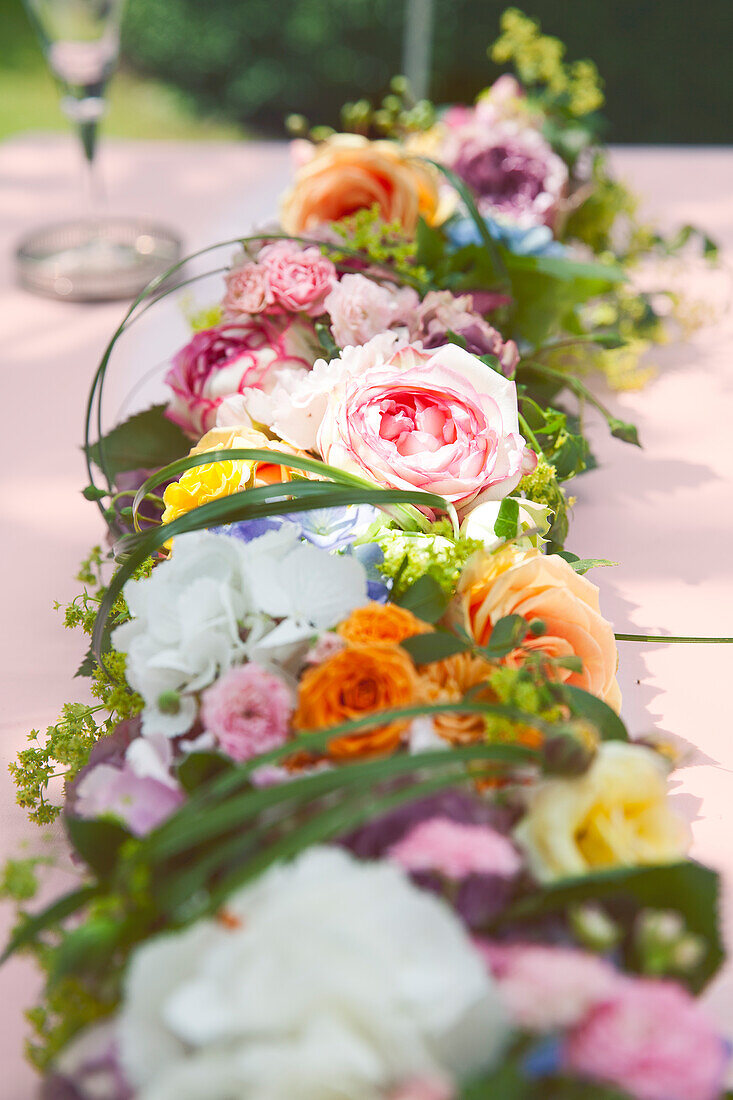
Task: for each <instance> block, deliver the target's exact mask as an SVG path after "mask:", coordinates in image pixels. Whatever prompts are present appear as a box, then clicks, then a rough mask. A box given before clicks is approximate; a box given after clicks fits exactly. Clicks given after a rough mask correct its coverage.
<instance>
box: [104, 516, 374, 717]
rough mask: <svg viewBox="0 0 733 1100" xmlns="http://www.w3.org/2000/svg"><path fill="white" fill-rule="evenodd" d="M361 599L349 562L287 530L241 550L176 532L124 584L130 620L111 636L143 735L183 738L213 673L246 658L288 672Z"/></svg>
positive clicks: (359, 570) (357, 575) (231, 542)
mask: <svg viewBox="0 0 733 1100" xmlns="http://www.w3.org/2000/svg"><path fill="white" fill-rule="evenodd" d="M366 594H367V585H366V574H365V571H364V568H363V566H362V565H361V564H360V562H359V561H358V560H357V559H355V558H352V557H335V556H332V555H330V554H328V553H327V552H326V551H323V550H319V549H317V548H316V547H313V546H306V545H303V544H301V543H300V542H299V541H298V538H297V532H295V531H294V530H293V529H292V528H289V527H288V526H287V525H283V527H281V528H280V529H279V530H277V531H270V532H268V533H267V534H265V535H263V536H262V537H261V538H258V539H254V540H253V541H252V542H249V543H243V542H241V541H239V540H238V539H236V538H231V537H229V536H227V535H223V534H215V533H213V532H210V531H204V532H192V533H190V534H185V535H179V536H178V537H177V538H176V540H175V546H174V550H173V554H172V556H171V558H170V559H169V560H168V561H166V562H162V563H161V564H159V565H157V566H156V567H155V569H154V570H153V572H152V574H151V576H150V577H146V578H143V579H141V580H135V581H128V583H127V584H126V585H125V589H124V595H125V599H126V600H127V605H128V607H129V609H130V614H131V616H132V618H131V620H130V621H129V622H127V623H124V624H123V625H122V626H119V627H118V628H117V629H116V630H115V631H114V634H113V643H114V645H115V648H116V649H118V650H120V651H121V652H125V653H127V678H128V680H129V682H130V684H131V686H132V687H133V688H134V689H135V690H136V691H138V692H139V693H140V694H141V695H142V697H143V699H144V701H145V708H144V710H143V715H142V722H143V733H144V734H146V735H150V734H160V733H163V734H166V735H167V736H169V737H176V736H179V735H180V734H183V733H186V732H187V731H188V730H189V729H190V728H191V726H192V724H193V722H194V720H195V717H196V713H197V705H198V704H197V699H196V693H197V692H199V691H201V690H203V689H204V688H205V687H208V685H209V684H211V683H213V681H214V680H215V679H216V678H217V677H218V676H219V675H221V673H222V672H225V671H227V669H229V668H231V667H232V665H235V664H237V663H240V662H242V661H244V660H247V659H250V660H257V661H260V662H264V663H266V664H273V663H274V664H279V665H282V666H287V663H288V661H290V660H292V659H293V658H294V657H297V655H298V654H299V653H300V651H301V650H302V649H303V647H305V646H307V644H308V642H309V641H310V639H311V638H312V636H313V634H314V633H316V632H318V631H321V630H326V629H328V628H329V627H331V626H334V625H335V624H336V623H337V622H338V621H339V620H340V619H343V618H345V617H346V616H347V615H348V614H349V612H350V611H352V610H353V609H354V608H355V607H358V606H359V605H360V604H363V603H365V602H366V598H367V595H366Z"/></svg>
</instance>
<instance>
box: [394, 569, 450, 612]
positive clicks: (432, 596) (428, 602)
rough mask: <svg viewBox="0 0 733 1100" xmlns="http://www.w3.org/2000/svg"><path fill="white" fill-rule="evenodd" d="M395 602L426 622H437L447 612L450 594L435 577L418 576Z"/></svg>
mask: <svg viewBox="0 0 733 1100" xmlns="http://www.w3.org/2000/svg"><path fill="white" fill-rule="evenodd" d="M394 602H395V603H396V604H398V605H399V606H400V607H404V608H405V610H406V611H411V612H412V614H413V615H416V616H417V618H418V619H422V620H423V622H425V623H436V622H437V621H438V619H440V618H442V617H443V615H444V614H445V609H446V608H447V606H448V602H449V601H448V596H447V594H446V593H445V592H444V591H443V589H442V588H441V587H440V585H439V584H438V582H437V581H436V580H435V578H434V577H431V576H429V575H428V574H427V573H426V574H425V576H423V577H418V579H417V580H416V581H414V583H413V584H411V585H410V586H409V587H408V588H406V589H405V590H404V592H402V593H401V595H399V596H398V597H396V598H395V600H394Z"/></svg>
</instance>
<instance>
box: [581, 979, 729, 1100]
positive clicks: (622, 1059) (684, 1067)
mask: <svg viewBox="0 0 733 1100" xmlns="http://www.w3.org/2000/svg"><path fill="white" fill-rule="evenodd" d="M565 1063H566V1066H567V1068H568V1069H569V1070H570V1071H571V1072H572V1073H577V1074H580V1075H582V1076H583V1077H590V1078H591V1079H593V1080H596V1081H605V1082H609V1083H610V1084H612V1085H617V1086H618V1087H619V1088H621V1089H623V1090H624V1091H625V1092H628V1093H629V1095H631V1096H633V1097H636V1098H637V1100H717V1097H719V1096H720V1095H721V1093H722V1091H723V1083H724V1078H725V1071H726V1066H727V1063H728V1052H727V1050H726V1047H725V1044H724V1042H723V1040H722V1039H721V1038H720V1037H719V1036H718V1035H717V1034H716V1032H715V1031H714V1029H713V1027H712V1026H711V1024H710V1022H709V1020H708V1019H707V1016H706V1014H705V1012H704V1010H703V1009H702V1007H701V1006H700V1005H699V1004H698V1003H697V1002H696V1001H694V1000H693V998H692V997H691V996H690V995H689V993H687V992H686V991H685V990H684V989H683V988H682V987H681V986H679V985H676V984H675V983H674V982H669V981H654V980H650V979H632V978H627V979H625V980H623V981H621V982H619V983H618V985H617V987H616V992H615V995H614V996H613V997H612V998H611V999H609V1000H607V1001H605V1002H603V1003H601V1004H599V1005H597V1006H596V1007H595V1008H594V1009H592V1010H591V1012H590V1014H589V1015H588V1016H587V1017H586V1019H585V1020H583V1022H582V1023H580V1024H579V1025H578V1027H576V1028H575V1029H574V1030H573V1031H572V1032H571V1034H570V1036H569V1037H568V1040H567V1043H566V1047H565Z"/></svg>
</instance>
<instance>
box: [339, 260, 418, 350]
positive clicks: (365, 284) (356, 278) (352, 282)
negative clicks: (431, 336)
mask: <svg viewBox="0 0 733 1100" xmlns="http://www.w3.org/2000/svg"><path fill="white" fill-rule="evenodd" d="M419 301H420V299H419V298H418V296H417V293H416V292H415V291H414V290H413V289H412V287H394V286H382V285H381V284H380V283H377V282H375V281H374V279H368V278H367V277H366V276H365V275H344V276H343V278H342V279H341V281H340V282H338V283H336V285H335V286H334V288H333V290H332V291H331V293H330V294H329V296H328V298H326V310H327V311H328V313H329V314H330V315H331V332H332V333H333V338H334V340H335V341H336V343H337V344H338V345H339V346H340V347H342V348H344V347H357V346H358V345H359V344H366V342H367V340H371V338H372V336H376V335H377V334H378V333H380V332H387V330H388V329H391V328H393V327H394V326H396V325H407V324H408V323H409V320H410V316H411V314H412V313H413V311H414V310H415V309H417V306H418V304H419Z"/></svg>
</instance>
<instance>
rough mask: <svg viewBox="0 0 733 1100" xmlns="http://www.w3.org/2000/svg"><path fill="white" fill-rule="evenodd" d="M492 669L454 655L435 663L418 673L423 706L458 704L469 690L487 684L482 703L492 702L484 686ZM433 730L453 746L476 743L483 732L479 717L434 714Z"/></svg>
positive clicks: (474, 659)
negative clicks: (430, 704)
mask: <svg viewBox="0 0 733 1100" xmlns="http://www.w3.org/2000/svg"><path fill="white" fill-rule="evenodd" d="M490 671H491V665H490V664H489V662H488V661H484V660H483V658H481V657H476V656H474V655H473V654H471V653H456V654H454V656H452V657H445V658H444V659H443V660H442V661H434V662H433V663H432V664H430V665H424V666H423V667H422V668H421V669H420V696H421V698H422V699H423V700H424V701H425V702H426V703H458V702H460V700H461V699H463V697H464V696H465V695H466V693H467V692H468V691H470V690H471V688H474V687H477V686H478V685H479V684H486V694H485V693H483V692H482V693H481V697H482V699H484V700H485V699H487V697H488V698H491V699H493V698H494V696H493V693H492V692H491V689H490V688H489V686H488V684H487V683H486V681H487V679H488V674H489V672H490ZM433 726H434V728H435V732H436V733H437V734H439V736H440V737H443V738H445V740H446V741H450V742H451V744H453V745H466V744H469V743H470V742H471V741H479V740H481V738H482V737H483V736H484V734H485V732H486V725H485V723H484V719H483V716H482V715H480V714H460V713H459V712H458V711H456V712H455V713H453V714H448V713H446V714H434V715H433Z"/></svg>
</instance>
